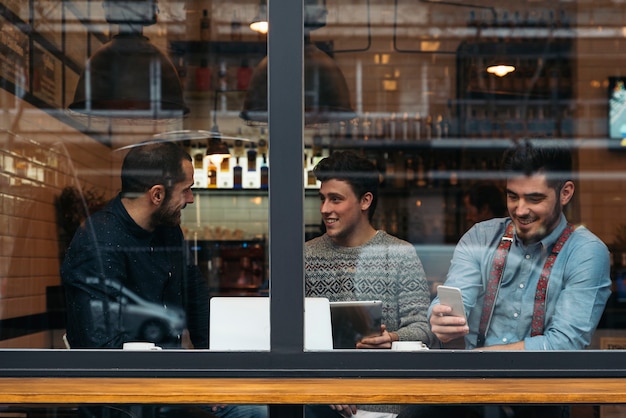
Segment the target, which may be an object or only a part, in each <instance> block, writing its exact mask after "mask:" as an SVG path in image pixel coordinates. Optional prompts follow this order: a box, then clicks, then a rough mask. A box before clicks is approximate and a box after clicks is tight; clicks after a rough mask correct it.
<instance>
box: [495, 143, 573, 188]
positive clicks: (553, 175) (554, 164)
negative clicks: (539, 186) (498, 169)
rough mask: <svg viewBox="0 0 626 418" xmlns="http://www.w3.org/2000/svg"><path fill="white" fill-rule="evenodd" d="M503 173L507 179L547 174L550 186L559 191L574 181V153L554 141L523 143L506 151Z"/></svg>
mask: <svg viewBox="0 0 626 418" xmlns="http://www.w3.org/2000/svg"><path fill="white" fill-rule="evenodd" d="M502 171H504V174H505V175H506V177H507V178H508V177H511V176H515V175H525V176H530V175H533V174H545V175H546V179H547V182H548V186H550V187H552V188H554V189H556V190H559V189H560V188H561V186H562V185H563V183H565V182H566V181H569V180H571V179H572V153H571V151H570V149H569V148H567V147H565V146H563V145H557V144H555V143H554V141H545V140H544V141H541V142H533V141H530V140H526V141H522V142H519V143H516V145H515V146H514V147H513V148H511V149H509V150H507V151H505V153H504V156H503V158H502Z"/></svg>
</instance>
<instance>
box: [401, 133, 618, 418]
mask: <svg viewBox="0 0 626 418" xmlns="http://www.w3.org/2000/svg"><path fill="white" fill-rule="evenodd" d="M544 144H546V142H543V143H536V144H533V143H531V142H530V141H528V142H524V143H520V144H518V145H516V146H515V147H514V148H512V149H510V150H507V152H505V154H504V158H503V160H502V169H503V171H504V174H505V176H506V202H507V209H508V213H509V217H506V218H496V219H492V220H488V221H484V222H480V223H478V224H475V225H474V226H473V227H472V228H471V229H470V230H469V231H468V232H467V233H465V235H464V236H463V237H462V238H461V240H460V241H459V243H458V245H457V247H456V249H455V251H454V256H453V258H452V263H451V265H450V269H449V270H448V275H447V280H446V282H445V285H447V286H453V287H458V288H459V289H461V292H462V297H463V304H464V306H465V312H466V314H467V321H466V319H465V318H463V317H460V316H452V315H451V314H450V312H451V310H452V308H451V307H450V306H446V305H443V304H440V301H439V298H438V297H437V298H435V299H434V300H433V301H432V303H431V305H430V308H429V312H428V314H429V321H430V325H431V328H432V330H433V332H434V334H435V335H436V336H437V338H439V340H440V342H441V343H444V344H445V343H449V342H451V341H453V340H456V339H460V338H462V337H464V340H465V348H466V349H477V350H581V349H584V348H585V347H587V346H588V345H589V343H590V342H591V338H592V335H593V332H594V331H595V329H596V326H597V325H598V322H599V321H600V317H601V316H602V312H603V310H604V306H605V304H606V301H607V299H608V297H609V295H610V293H611V279H610V276H609V252H608V249H607V247H606V245H604V243H603V242H602V241H600V239H599V238H598V237H596V236H595V235H594V234H592V233H591V232H590V231H589V230H587V229H586V228H585V227H584V226H575V225H572V224H569V223H568V222H567V219H566V218H565V215H564V214H563V208H564V207H565V206H566V205H567V204H568V203H569V202H570V201H571V199H572V197H573V195H574V183H573V181H572V157H571V154H570V152H569V150H568V149H565V148H560V147H553V146H550V145H551V144H549V143H548V145H547V146H546V145H544ZM501 408H502V410H501V411H497V410H496V411H490V412H491V413H488V411H485V410H483V409H482V408H480V407H478V406H470V405H459V406H440V405H414V406H411V407H407V409H405V410H404V411H403V412H402V413H401V414H400V416H399V418H431V417H437V418H447V417H454V418H459V417H461V418H480V417H483V416H515V417H520V418H528V417H532V418H553V417H559V418H560V417H565V416H568V413H569V411H568V410H567V407H566V406H565V407H564V406H559V405H557V406H552V405H540V406H539V405H538V406H527V405H517V406H515V405H514V406H502V407H501ZM493 413H496V414H498V413H500V414H499V415H493Z"/></svg>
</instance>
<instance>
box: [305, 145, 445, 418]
mask: <svg viewBox="0 0 626 418" xmlns="http://www.w3.org/2000/svg"><path fill="white" fill-rule="evenodd" d="M313 173H314V174H315V177H317V179H318V180H320V181H321V187H320V193H319V194H320V199H321V202H320V212H321V214H322V220H323V222H324V226H325V227H326V233H325V234H324V235H322V236H320V237H317V238H314V239H312V240H310V241H308V242H306V244H305V248H304V254H305V267H304V270H305V273H304V274H305V290H306V296H317V297H325V298H328V299H329V300H331V301H349V300H382V302H383V319H382V324H383V325H382V326H381V328H382V329H381V335H380V336H375V337H367V338H364V339H362V340H361V341H359V342H358V343H357V344H356V347H355V348H368V349H373V348H374V349H376V348H378V349H389V348H391V343H392V342H393V341H411V340H412V341H422V342H423V343H425V344H427V345H430V344H432V343H433V342H434V341H435V340H434V336H433V334H432V333H431V331H430V327H429V325H428V322H427V320H426V313H427V311H428V306H429V305H430V294H429V291H428V284H427V282H426V275H425V274H424V269H423V267H422V262H421V261H420V259H419V257H418V256H417V252H416V251H415V247H413V245H411V244H410V243H408V242H406V241H403V240H401V239H399V238H396V237H394V236H391V235H389V234H387V233H386V232H385V231H377V230H376V229H375V228H374V227H373V226H372V224H371V220H372V217H373V216H374V211H375V210H376V204H377V202H378V183H379V174H378V171H377V170H376V167H375V166H374V164H373V163H372V162H370V161H369V160H367V159H365V158H362V157H360V156H358V155H356V154H355V153H353V152H350V151H345V152H335V153H333V154H332V155H331V156H330V157H327V158H324V159H323V160H321V161H320V162H319V163H318V164H317V166H316V167H315V168H314V169H313ZM323 408H324V407H319V406H318V407H314V409H311V408H309V409H308V410H307V417H311V416H315V417H316V418H319V417H325V416H332V414H330V415H328V414H325V413H324V412H323V411H324V409H323ZM331 408H332V409H334V410H335V411H336V412H338V413H339V414H340V415H342V416H344V417H349V416H351V415H352V414H354V413H355V412H356V406H354V405H331ZM359 409H361V408H359ZM365 409H368V410H374V409H375V410H379V411H380V410H383V409H384V410H385V412H397V411H396V408H393V407H392V406H387V407H385V406H383V405H378V406H369V407H365ZM313 411H315V413H314V414H313V413H312V412H313ZM376 416H377V417H380V416H395V414H391V415H381V414H377V415H376Z"/></svg>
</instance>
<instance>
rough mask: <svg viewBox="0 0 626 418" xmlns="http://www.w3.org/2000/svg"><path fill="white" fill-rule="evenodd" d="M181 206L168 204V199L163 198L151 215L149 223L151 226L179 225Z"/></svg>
mask: <svg viewBox="0 0 626 418" xmlns="http://www.w3.org/2000/svg"><path fill="white" fill-rule="evenodd" d="M181 210H182V208H174V207H172V206H171V205H170V199H169V198H167V197H166V198H165V201H164V202H163V204H162V205H161V207H159V208H158V209H157V210H156V211H155V212H154V213H153V214H152V216H151V220H150V222H151V224H152V226H153V227H157V226H161V225H164V226H178V225H180V218H181Z"/></svg>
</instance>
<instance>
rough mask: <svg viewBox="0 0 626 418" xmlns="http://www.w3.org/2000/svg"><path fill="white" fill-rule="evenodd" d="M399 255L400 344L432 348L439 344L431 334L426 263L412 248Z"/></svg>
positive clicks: (399, 252) (403, 250)
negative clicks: (434, 344) (415, 344)
mask: <svg viewBox="0 0 626 418" xmlns="http://www.w3.org/2000/svg"><path fill="white" fill-rule="evenodd" d="M395 252H396V254H397V257H399V258H400V262H399V263H398V270H397V275H398V288H397V301H398V309H399V316H400V326H399V328H398V330H396V331H395V332H396V333H397V334H398V336H399V337H400V341H406V340H413V341H422V342H423V343H424V344H427V345H429V346H430V345H432V344H433V343H434V342H435V336H434V335H433V333H432V332H431V331H430V326H429V324H428V320H427V316H426V314H427V312H428V306H429V305H430V293H429V290H428V282H427V281H426V274H425V273H424V268H423V267H422V262H421V260H420V259H419V257H418V255H417V252H416V250H415V247H413V246H412V245H410V244H409V245H405V246H403V247H402V250H401V251H398V249H396V250H395Z"/></svg>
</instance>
